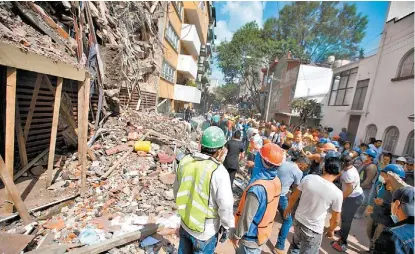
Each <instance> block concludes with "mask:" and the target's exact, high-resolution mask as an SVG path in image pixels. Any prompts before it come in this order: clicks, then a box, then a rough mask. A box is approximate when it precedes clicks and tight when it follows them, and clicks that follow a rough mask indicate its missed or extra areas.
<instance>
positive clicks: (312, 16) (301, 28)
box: [264, 2, 368, 62]
mask: <svg viewBox="0 0 415 254" xmlns="http://www.w3.org/2000/svg"><path fill="white" fill-rule="evenodd" d="M367 23H368V19H367V16H366V15H362V14H361V13H357V7H356V5H355V4H349V3H346V2H342V3H339V2H293V3H292V4H290V5H286V6H284V8H283V9H282V10H281V12H280V15H279V18H278V19H276V18H271V19H268V20H267V21H266V22H265V23H264V30H265V33H266V34H267V35H268V36H269V37H271V38H274V39H276V40H280V39H282V38H284V39H285V38H291V39H293V40H294V41H296V42H297V44H298V46H300V47H301V48H303V49H304V53H305V55H307V56H308V57H309V58H310V59H311V60H313V61H315V62H322V61H325V60H326V59H327V57H328V56H329V55H334V56H336V58H344V57H349V58H350V57H353V56H357V55H358V52H359V43H360V42H361V41H362V39H363V38H364V36H365V32H364V30H365V29H366V26H367Z"/></svg>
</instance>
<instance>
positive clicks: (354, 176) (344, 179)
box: [340, 167, 363, 198]
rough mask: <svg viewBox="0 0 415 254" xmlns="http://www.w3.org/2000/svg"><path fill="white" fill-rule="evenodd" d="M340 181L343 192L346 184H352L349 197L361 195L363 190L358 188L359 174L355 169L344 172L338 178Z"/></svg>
mask: <svg viewBox="0 0 415 254" xmlns="http://www.w3.org/2000/svg"><path fill="white" fill-rule="evenodd" d="M340 181H341V183H342V190H343V191H344V188H345V184H346V183H352V187H353V192H352V193H351V194H350V195H349V197H351V198H354V197H358V196H360V195H361V194H362V193H363V189H362V188H361V187H360V176H359V172H357V169H356V168H355V167H352V168H349V169H348V170H344V171H343V173H342V175H341V176H340Z"/></svg>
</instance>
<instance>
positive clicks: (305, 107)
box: [291, 98, 321, 125]
mask: <svg viewBox="0 0 415 254" xmlns="http://www.w3.org/2000/svg"><path fill="white" fill-rule="evenodd" d="M291 109H292V110H294V111H297V112H298V113H299V114H300V123H301V125H302V124H304V123H305V122H306V121H307V118H310V117H313V116H315V117H317V116H319V115H320V112H321V104H320V103H318V102H317V101H316V100H310V99H304V98H298V99H294V100H293V101H292V102H291Z"/></svg>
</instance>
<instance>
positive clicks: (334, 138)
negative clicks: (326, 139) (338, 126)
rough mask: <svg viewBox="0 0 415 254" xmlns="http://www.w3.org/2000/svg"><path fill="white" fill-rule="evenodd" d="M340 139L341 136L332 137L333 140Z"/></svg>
mask: <svg viewBox="0 0 415 254" xmlns="http://www.w3.org/2000/svg"><path fill="white" fill-rule="evenodd" d="M339 139H340V136H333V137H332V138H331V140H333V141H338V140H339Z"/></svg>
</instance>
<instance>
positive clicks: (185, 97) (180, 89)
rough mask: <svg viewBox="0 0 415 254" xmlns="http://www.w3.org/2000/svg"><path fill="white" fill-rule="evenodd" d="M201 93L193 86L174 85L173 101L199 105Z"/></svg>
mask: <svg viewBox="0 0 415 254" xmlns="http://www.w3.org/2000/svg"><path fill="white" fill-rule="evenodd" d="M200 97H201V92H200V90H199V89H197V88H196V87H193V86H183V85H179V84H175V85H174V99H175V100H177V101H184V102H191V103H197V104H199V103H200Z"/></svg>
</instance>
